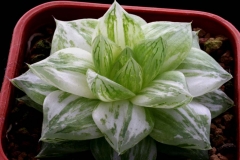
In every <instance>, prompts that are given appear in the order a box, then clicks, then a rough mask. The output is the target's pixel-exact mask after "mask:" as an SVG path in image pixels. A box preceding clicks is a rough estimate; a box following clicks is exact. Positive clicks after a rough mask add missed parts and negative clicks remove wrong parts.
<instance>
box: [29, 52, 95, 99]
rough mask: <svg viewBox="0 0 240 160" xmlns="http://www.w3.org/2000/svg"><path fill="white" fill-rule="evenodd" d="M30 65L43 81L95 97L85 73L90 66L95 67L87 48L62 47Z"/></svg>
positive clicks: (74, 92)
mask: <svg viewBox="0 0 240 160" xmlns="http://www.w3.org/2000/svg"><path fill="white" fill-rule="evenodd" d="M29 67H30V69H31V71H32V72H33V73H34V74H36V75H37V76H38V77H40V78H41V79H42V80H43V81H45V82H47V83H48V84H50V85H53V86H55V87H57V88H59V89H60V90H62V91H65V92H69V93H72V94H76V95H79V96H82V97H86V98H95V96H94V95H93V94H92V92H91V91H90V89H89V87H88V85H87V80H86V75H85V74H86V71H87V69H88V68H91V69H94V64H93V61H92V54H90V53H89V52H87V51H85V50H82V49H80V48H66V49H62V50H59V51H57V52H55V53H54V54H52V55H51V56H49V57H48V58H46V59H44V60H42V61H40V62H37V63H34V64H32V65H30V66H29Z"/></svg>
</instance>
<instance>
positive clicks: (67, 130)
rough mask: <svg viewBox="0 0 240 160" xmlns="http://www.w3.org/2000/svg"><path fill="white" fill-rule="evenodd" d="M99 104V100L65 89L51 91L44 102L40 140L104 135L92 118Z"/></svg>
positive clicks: (47, 140) (87, 137)
mask: <svg viewBox="0 0 240 160" xmlns="http://www.w3.org/2000/svg"><path fill="white" fill-rule="evenodd" d="M98 104H99V101H98V100H91V99H87V98H84V97H79V96H76V95H73V94H70V93H66V92H63V91H54V92H52V93H50V94H49V95H48V96H47V97H46V99H45V101H44V104H43V125H42V134H41V138H40V140H41V141H43V142H49V143H56V142H59V141H66V140H88V139H94V138H99V137H102V136H103V135H102V133H101V132H100V130H99V129H98V127H97V126H96V124H95V123H94V121H93V119H92V111H93V109H94V107H96V106H97V105H98Z"/></svg>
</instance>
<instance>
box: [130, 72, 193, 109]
mask: <svg viewBox="0 0 240 160" xmlns="http://www.w3.org/2000/svg"><path fill="white" fill-rule="evenodd" d="M191 100H192V96H191V95H190V94H189V92H188V89H187V85H186V80H185V77H184V75H183V74H182V73H181V72H178V71H169V72H165V73H163V74H161V75H160V76H158V77H157V78H156V79H155V80H154V81H152V82H151V83H150V84H149V86H148V87H146V88H144V89H143V90H142V91H140V92H139V93H138V95H137V96H135V97H133V98H132V99H131V102H132V103H133V104H135V105H139V106H145V107H154V108H176V107H181V106H185V105H187V104H188V103H189V102H191Z"/></svg>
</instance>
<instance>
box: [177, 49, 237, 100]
mask: <svg viewBox="0 0 240 160" xmlns="http://www.w3.org/2000/svg"><path fill="white" fill-rule="evenodd" d="M177 70H178V71H181V72H182V73H183V74H184V75H185V77H186V80H187V84H188V88H189V92H190V93H191V94H192V95H193V96H194V97H197V96H201V95H203V94H205V93H208V92H211V91H213V90H216V89H218V88H219V87H220V86H221V85H223V84H224V83H225V82H227V81H228V80H230V79H231V78H232V75H231V74H230V73H228V72H227V71H225V70H224V69H223V68H222V67H221V66H220V65H219V64H218V63H217V62H216V61H215V60H214V59H213V58H212V57H211V56H210V55H208V54H207V53H206V52H204V51H202V50H200V49H197V48H192V49H191V51H190V52H189V55H188V57H187V58H186V59H185V60H184V61H183V62H182V64H181V65H180V66H179V67H178V68H177Z"/></svg>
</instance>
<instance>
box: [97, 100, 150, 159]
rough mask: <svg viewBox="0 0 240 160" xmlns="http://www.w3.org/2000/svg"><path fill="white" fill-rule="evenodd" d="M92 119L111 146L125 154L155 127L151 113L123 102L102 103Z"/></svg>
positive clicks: (119, 152)
mask: <svg viewBox="0 0 240 160" xmlns="http://www.w3.org/2000/svg"><path fill="white" fill-rule="evenodd" d="M92 117H93V120H94V122H95V123H96V125H97V126H98V128H99V129H100V130H101V132H102V133H103V134H104V135H105V138H106V140H107V141H108V143H109V144H110V146H111V147H112V148H113V149H114V150H115V151H116V152H118V154H123V153H124V152H125V151H127V150H128V149H130V148H131V147H133V146H135V145H136V144H137V143H138V142H140V141H141V140H142V139H143V138H145V137H146V136H147V135H148V134H149V133H150V132H151V131H152V128H153V126H154V122H153V119H152V117H151V114H150V112H148V110H146V109H145V108H143V107H139V106H136V105H133V104H132V103H131V102H129V101H126V100H123V101H116V102H108V103H107V102H101V103H99V105H98V106H97V107H96V108H95V109H94V111H93V113H92Z"/></svg>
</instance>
